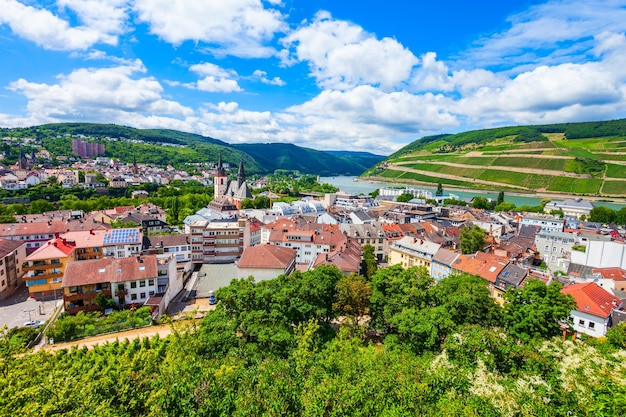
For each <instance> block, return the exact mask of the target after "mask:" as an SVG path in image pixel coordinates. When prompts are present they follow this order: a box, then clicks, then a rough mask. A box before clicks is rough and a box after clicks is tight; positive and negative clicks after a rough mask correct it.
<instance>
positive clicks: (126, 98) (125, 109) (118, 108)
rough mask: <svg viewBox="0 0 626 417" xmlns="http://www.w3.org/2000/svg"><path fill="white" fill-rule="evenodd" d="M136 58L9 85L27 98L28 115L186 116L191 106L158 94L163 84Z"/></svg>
mask: <svg viewBox="0 0 626 417" xmlns="http://www.w3.org/2000/svg"><path fill="white" fill-rule="evenodd" d="M145 71H146V70H145V68H144V66H143V64H142V63H141V62H140V61H135V63H134V64H133V65H127V66H117V67H111V68H80V69H77V70H74V71H72V72H71V73H70V74H68V75H59V76H58V77H57V78H58V83H56V84H45V83H34V82H29V81H27V80H25V79H23V78H20V79H19V80H17V81H14V82H12V83H11V84H10V85H9V87H8V88H9V89H10V90H12V91H15V92H17V93H19V94H21V95H23V96H24V97H26V99H28V105H27V110H28V113H29V114H30V115H33V116H36V117H37V118H39V119H48V120H59V121H63V120H89V121H100V122H105V123H114V122H118V123H119V122H120V121H121V120H129V119H140V118H142V117H146V116H151V115H168V116H175V117H186V116H191V115H192V114H193V110H191V109H190V108H188V107H185V106H183V105H181V104H179V103H177V102H175V101H170V100H166V99H164V98H163V97H162V92H163V88H162V86H161V85H160V84H159V82H158V81H157V80H155V79H154V78H153V77H145V76H144V77H141V76H137V75H138V74H142V73H144V72H145Z"/></svg>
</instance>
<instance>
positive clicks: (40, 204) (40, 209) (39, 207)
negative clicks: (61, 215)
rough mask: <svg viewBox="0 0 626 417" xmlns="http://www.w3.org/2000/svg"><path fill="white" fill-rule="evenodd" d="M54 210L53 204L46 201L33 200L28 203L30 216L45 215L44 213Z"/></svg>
mask: <svg viewBox="0 0 626 417" xmlns="http://www.w3.org/2000/svg"><path fill="white" fill-rule="evenodd" d="M53 210H56V207H54V204H52V203H51V202H49V201H46V200H35V201H32V202H31V203H30V212H31V213H32V214H38V213H45V212H46V211H53Z"/></svg>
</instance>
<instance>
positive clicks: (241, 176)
mask: <svg viewBox="0 0 626 417" xmlns="http://www.w3.org/2000/svg"><path fill="white" fill-rule="evenodd" d="M244 182H246V172H245V171H244V170H243V158H241V160H240V161H239V171H238V172H237V186H238V188H241V185H242V184H243V183H244Z"/></svg>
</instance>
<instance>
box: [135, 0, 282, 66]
mask: <svg viewBox="0 0 626 417" xmlns="http://www.w3.org/2000/svg"><path fill="white" fill-rule="evenodd" d="M135 9H136V11H137V13H138V15H139V18H140V20H141V21H144V22H147V23H148V24H149V26H150V31H151V32H152V33H154V34H155V35H157V36H159V37H160V38H161V39H163V40H165V41H166V42H169V43H172V44H175V45H178V44H181V43H182V42H184V41H187V40H192V41H201V42H205V43H207V44H209V45H212V46H213V47H214V49H213V52H214V53H217V52H221V53H224V54H230V55H235V56H240V57H268V56H271V55H273V54H274V53H275V51H274V49H273V48H271V47H268V46H266V43H267V42H268V41H270V40H271V39H272V38H273V37H274V34H275V33H276V32H280V31H282V30H284V28H285V24H284V22H283V16H282V15H281V14H280V12H278V11H277V10H275V9H265V8H264V7H263V4H262V3H261V1H260V0H228V1H214V0H177V1H175V2H172V1H171V0H136V1H135Z"/></svg>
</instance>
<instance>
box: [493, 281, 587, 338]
mask: <svg viewBox="0 0 626 417" xmlns="http://www.w3.org/2000/svg"><path fill="white" fill-rule="evenodd" d="M561 288H563V287H562V285H561V284H559V283H557V282H553V283H551V284H550V285H546V284H544V283H543V281H541V280H539V279H529V280H528V281H527V282H526V285H524V286H523V287H522V288H518V289H513V290H508V291H507V292H506V293H505V294H504V326H505V328H506V329H507V331H508V332H509V334H510V335H511V336H513V337H515V338H517V339H520V340H522V341H523V342H529V341H531V340H533V339H536V338H550V337H554V336H558V335H560V334H561V333H562V331H563V330H562V328H561V326H562V325H564V324H565V325H568V326H569V324H568V322H569V317H570V313H571V311H572V309H574V308H576V302H575V301H574V298H573V297H572V296H571V295H569V294H563V293H561Z"/></svg>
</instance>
